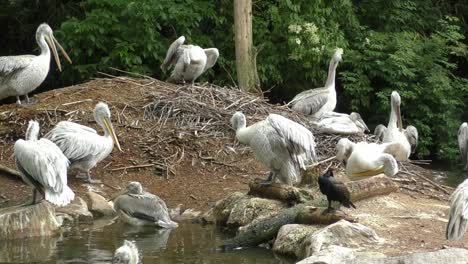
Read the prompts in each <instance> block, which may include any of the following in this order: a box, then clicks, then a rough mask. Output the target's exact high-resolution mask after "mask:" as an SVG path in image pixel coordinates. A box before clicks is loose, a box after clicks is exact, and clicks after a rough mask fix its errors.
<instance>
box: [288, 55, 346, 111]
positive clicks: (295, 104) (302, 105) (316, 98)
mask: <svg viewBox="0 0 468 264" xmlns="http://www.w3.org/2000/svg"><path fill="white" fill-rule="evenodd" d="M342 55H343V49H337V50H336V51H335V53H334V54H333V56H332V58H331V60H330V65H329V68H328V78H327V82H326V83H325V87H321V88H316V89H311V90H307V91H304V92H302V93H299V94H298V95H296V96H295V97H294V98H293V99H292V100H291V102H290V104H292V109H293V110H294V111H297V112H299V113H303V114H305V115H311V116H313V117H319V116H320V115H322V114H323V113H326V112H332V111H333V110H335V107H336V90H335V74H336V67H337V66H338V63H339V62H340V61H341V56H342Z"/></svg>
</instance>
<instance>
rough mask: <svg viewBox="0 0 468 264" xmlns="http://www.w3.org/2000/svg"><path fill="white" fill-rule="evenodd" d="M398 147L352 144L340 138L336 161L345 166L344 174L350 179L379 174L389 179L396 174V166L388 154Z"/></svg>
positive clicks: (387, 144) (396, 144)
mask: <svg viewBox="0 0 468 264" xmlns="http://www.w3.org/2000/svg"><path fill="white" fill-rule="evenodd" d="M398 147H399V146H398V143H386V144H375V143H367V142H359V143H353V142H351V141H350V140H349V139H347V138H342V139H340V140H339V141H338V143H337V144H336V159H337V160H339V161H340V162H342V163H343V164H344V165H345V166H346V174H347V175H348V176H349V177H350V178H351V177H366V176H373V175H377V174H380V173H384V174H385V175H387V176H390V177H391V176H394V175H395V174H397V172H398V164H397V162H396V160H395V158H394V157H393V156H392V155H390V154H388V152H392V151H393V149H394V148H398Z"/></svg>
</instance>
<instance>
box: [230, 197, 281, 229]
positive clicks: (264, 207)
mask: <svg viewBox="0 0 468 264" xmlns="http://www.w3.org/2000/svg"><path fill="white" fill-rule="evenodd" d="M283 208H285V205H284V204H283V203H282V202H280V201H276V200H269V199H264V198H257V197H251V196H245V197H244V198H242V199H240V200H237V201H236V203H235V204H234V206H233V207H232V209H231V214H230V215H229V217H228V220H227V222H226V223H227V225H229V226H233V227H240V226H246V225H248V224H250V223H252V222H253V221H254V220H256V221H257V220H260V219H263V218H267V217H271V216H274V215H277V214H278V213H279V212H280V211H281V209H283Z"/></svg>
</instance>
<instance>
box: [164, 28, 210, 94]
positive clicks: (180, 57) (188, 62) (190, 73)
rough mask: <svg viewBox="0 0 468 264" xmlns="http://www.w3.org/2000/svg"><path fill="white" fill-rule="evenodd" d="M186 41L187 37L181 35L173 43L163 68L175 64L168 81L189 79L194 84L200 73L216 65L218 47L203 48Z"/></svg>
mask: <svg viewBox="0 0 468 264" xmlns="http://www.w3.org/2000/svg"><path fill="white" fill-rule="evenodd" d="M184 42H185V37H184V36H181V37H179V38H178V39H176V41H174V42H173V43H172V44H171V46H170V47H169V50H168V51H167V54H166V58H165V59H164V62H163V64H162V65H161V69H162V70H164V71H165V70H167V69H168V68H170V67H172V66H174V70H173V71H172V74H171V77H169V79H168V80H167V81H168V82H175V83H185V82H186V81H188V82H191V83H192V85H193V84H194V83H195V80H196V79H197V78H198V77H199V76H200V75H202V74H203V73H204V72H205V71H206V70H208V69H209V68H211V67H213V65H215V63H216V61H217V60H218V57H219V51H218V49H216V48H209V49H202V48H200V47H199V46H195V45H183V44H184Z"/></svg>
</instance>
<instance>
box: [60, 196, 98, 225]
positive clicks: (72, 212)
mask: <svg viewBox="0 0 468 264" xmlns="http://www.w3.org/2000/svg"><path fill="white" fill-rule="evenodd" d="M55 210H56V211H57V212H59V213H64V214H67V215H69V216H71V217H73V219H75V221H78V222H91V221H93V214H91V212H90V211H89V210H88V205H86V202H85V201H84V200H83V199H82V198H81V197H78V196H75V199H74V200H73V202H71V203H70V204H68V205H67V206H63V207H56V208H55Z"/></svg>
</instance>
